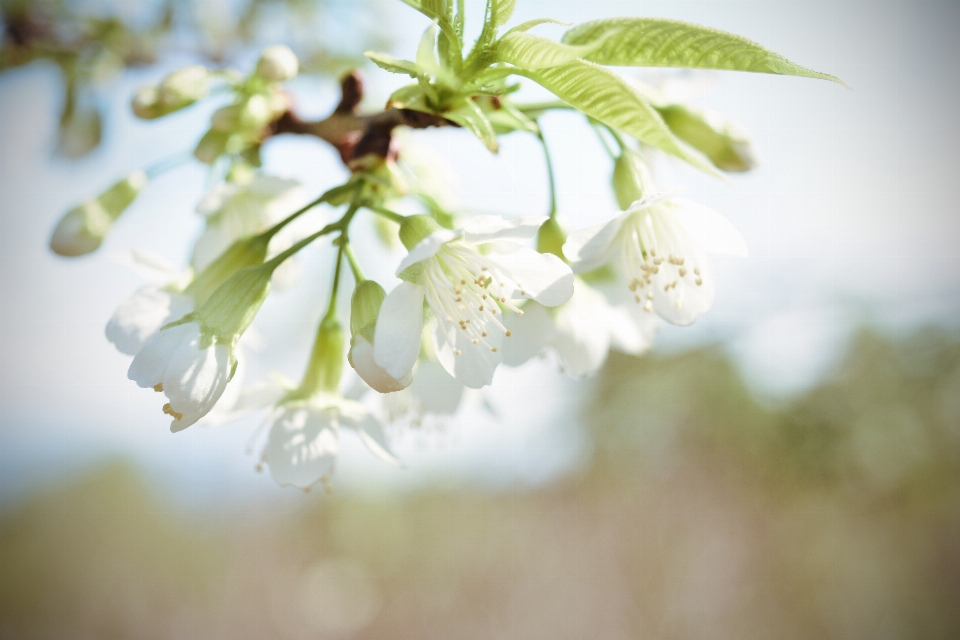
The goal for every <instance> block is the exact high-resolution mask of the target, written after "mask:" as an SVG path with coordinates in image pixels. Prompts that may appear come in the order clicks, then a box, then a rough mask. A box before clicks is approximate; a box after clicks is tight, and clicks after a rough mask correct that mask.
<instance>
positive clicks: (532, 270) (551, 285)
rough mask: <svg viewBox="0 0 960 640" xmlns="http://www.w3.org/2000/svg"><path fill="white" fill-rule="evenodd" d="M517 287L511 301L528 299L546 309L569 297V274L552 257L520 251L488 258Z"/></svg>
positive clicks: (561, 302)
mask: <svg viewBox="0 0 960 640" xmlns="http://www.w3.org/2000/svg"><path fill="white" fill-rule="evenodd" d="M488 257H489V258H490V260H491V261H492V262H494V263H496V264H497V265H499V266H501V267H502V268H503V269H504V270H505V271H506V272H507V273H509V274H510V276H511V277H512V278H513V280H514V282H515V284H517V285H518V288H517V290H516V291H514V292H513V297H514V298H517V297H522V298H532V299H534V300H536V301H537V302H539V303H540V304H542V305H544V306H547V307H555V306H557V305H560V304H563V303H564V302H566V301H567V300H569V299H570V296H572V295H573V272H572V271H571V270H570V267H568V266H567V265H566V264H565V263H564V262H563V260H561V259H560V258H558V257H557V256H555V255H553V254H552V253H537V252H536V251H534V250H533V249H527V248H525V247H521V248H520V250H518V251H514V252H513V253H506V254H505V253H499V254H490V255H489V256H488Z"/></svg>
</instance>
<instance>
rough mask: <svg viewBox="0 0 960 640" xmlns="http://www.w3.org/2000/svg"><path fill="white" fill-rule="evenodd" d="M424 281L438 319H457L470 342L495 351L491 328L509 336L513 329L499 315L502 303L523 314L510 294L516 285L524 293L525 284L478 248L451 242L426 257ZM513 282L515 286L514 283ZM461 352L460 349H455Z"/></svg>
mask: <svg viewBox="0 0 960 640" xmlns="http://www.w3.org/2000/svg"><path fill="white" fill-rule="evenodd" d="M424 281H425V282H424V284H425V287H426V290H427V301H428V302H429V304H430V307H431V308H432V309H433V311H434V313H435V314H436V315H437V319H438V320H440V321H442V322H447V323H450V324H453V323H456V324H457V325H458V326H459V329H460V331H462V332H464V334H465V335H466V337H467V339H469V340H470V342H471V343H473V344H475V345H478V346H481V345H482V346H484V347H486V348H488V349H490V351H493V352H496V351H497V347H495V346H493V345H491V344H490V343H489V342H488V341H487V337H488V335H489V333H490V332H492V331H499V332H501V333H503V334H504V335H505V336H507V337H508V338H509V337H510V335H511V334H510V331H508V330H507V328H506V327H504V326H503V323H501V322H500V319H499V317H498V316H502V314H501V313H500V311H501V307H502V308H504V309H509V310H511V311H514V312H515V313H518V314H519V315H523V311H522V310H520V309H518V308H517V307H516V305H514V304H513V302H512V301H511V300H510V298H509V297H508V296H509V295H512V290H513V288H514V287H515V288H517V289H520V291H521V294H523V293H525V292H524V291H523V288H522V286H521V285H520V283H519V282H517V281H516V280H515V279H514V278H513V277H512V276H511V275H510V274H508V273H506V272H505V271H504V270H503V269H502V268H501V267H499V266H498V265H497V264H496V263H494V262H493V261H491V260H488V259H487V258H485V257H484V256H482V255H480V254H479V253H477V252H476V251H474V250H472V249H470V248H468V247H465V246H463V245H459V244H455V243H450V244H448V245H446V246H444V248H443V249H442V250H441V252H440V253H438V254H437V255H436V256H434V257H433V258H431V259H429V260H427V261H426V264H425V268H424ZM511 285H512V286H511ZM454 353H455V354H456V355H460V350H459V349H457V350H456V351H454Z"/></svg>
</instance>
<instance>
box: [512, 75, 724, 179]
mask: <svg viewBox="0 0 960 640" xmlns="http://www.w3.org/2000/svg"><path fill="white" fill-rule="evenodd" d="M514 72H515V73H516V74H517V75H522V76H525V77H527V78H530V79H531V80H533V81H534V82H536V83H537V84H539V85H540V86H542V87H544V88H545V89H547V90H548V91H550V92H551V93H553V94H554V95H555V96H557V97H558V98H560V99H561V100H565V101H566V102H568V103H569V104H570V106H572V107H574V108H575V109H578V110H579V111H582V112H583V113H584V114H586V115H588V116H590V117H591V118H594V119H596V120H599V121H600V122H602V123H604V124H606V125H608V126H611V127H613V128H615V129H619V130H620V131H623V132H624V133H626V134H627V135H630V136H633V137H634V138H636V139H638V140H639V141H640V142H643V143H646V144H649V145H651V146H654V147H656V148H658V149H660V150H661V151H664V152H666V153H669V154H671V155H674V156H676V157H678V158H680V159H681V160H684V161H685V162H687V163H689V164H691V165H693V166H694V167H696V168H697V169H700V170H701V171H704V172H706V173H709V174H710V175H713V176H717V177H721V178H722V177H723V174H722V173H720V172H719V171H717V169H716V168H715V167H714V166H713V164H712V163H711V162H710V161H709V160H708V159H707V158H706V157H705V156H704V155H703V154H701V153H700V152H699V151H697V150H695V149H693V148H692V147H690V146H689V145H687V144H685V143H683V142H681V141H680V140H678V139H677V138H676V137H675V136H674V135H673V134H672V133H670V129H669V128H668V127H667V125H666V123H665V122H664V121H663V118H661V117H660V114H659V113H657V111H656V110H655V109H654V108H653V107H651V106H650V105H649V104H648V103H647V101H646V100H644V99H643V96H641V95H640V94H639V93H638V92H637V91H636V90H635V89H634V88H633V87H631V86H630V85H628V84H627V83H626V82H624V80H623V79H622V78H620V77H619V76H617V75H616V74H614V73H611V72H610V71H608V70H606V69H604V68H603V67H601V66H599V65H596V64H594V63H592V62H584V61H583V60H577V61H574V62H570V63H568V64H566V65H564V66H562V67H553V68H551V69H538V70H527V69H514Z"/></svg>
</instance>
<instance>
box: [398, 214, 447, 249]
mask: <svg viewBox="0 0 960 640" xmlns="http://www.w3.org/2000/svg"><path fill="white" fill-rule="evenodd" d="M439 230H440V225H439V224H437V221H436V220H434V219H433V218H431V217H430V216H428V215H425V214H422V213H420V214H417V215H414V216H407V217H406V218H405V219H404V220H403V223H402V224H401V225H400V242H402V243H403V246H404V247H406V248H407V251H410V250H411V249H413V248H414V247H415V246H417V245H418V244H419V243H420V241H421V240H423V239H424V238H426V237H428V236H429V235H430V234H432V233H434V232H436V231H439Z"/></svg>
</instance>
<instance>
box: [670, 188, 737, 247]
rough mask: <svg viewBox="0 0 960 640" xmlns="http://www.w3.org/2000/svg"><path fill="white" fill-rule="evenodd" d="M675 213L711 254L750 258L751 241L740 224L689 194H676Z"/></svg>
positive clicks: (697, 241)
mask: <svg viewBox="0 0 960 640" xmlns="http://www.w3.org/2000/svg"><path fill="white" fill-rule="evenodd" d="M673 202H674V203H676V205H678V206H677V208H676V209H675V210H674V212H673V214H674V216H675V217H676V219H677V221H678V222H679V223H680V224H682V225H683V227H684V229H686V231H687V233H689V234H690V237H691V238H693V240H694V242H696V243H697V244H699V245H700V246H701V247H703V250H704V251H705V252H706V253H708V254H715V255H729V256H736V257H739V258H747V257H749V255H750V252H749V250H748V249H747V243H746V241H745V240H744V239H743V236H742V235H741V234H740V232H739V231H738V230H737V228H736V227H734V226H733V224H731V222H730V221H729V220H727V218H726V217H724V216H723V215H721V214H719V213H717V212H716V211H714V210H713V209H710V208H708V207H704V206H702V205H699V204H697V203H695V202H691V201H690V200H687V199H686V198H674V200H673Z"/></svg>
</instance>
